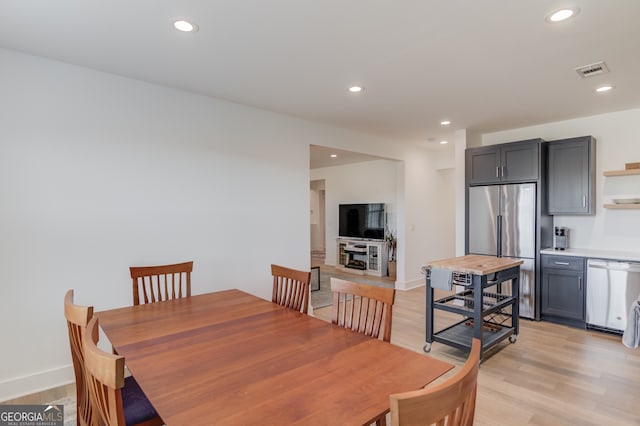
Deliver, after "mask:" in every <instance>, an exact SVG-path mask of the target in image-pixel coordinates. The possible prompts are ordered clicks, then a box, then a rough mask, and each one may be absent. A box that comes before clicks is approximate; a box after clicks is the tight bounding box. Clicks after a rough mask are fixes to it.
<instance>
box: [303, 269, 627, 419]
mask: <svg viewBox="0 0 640 426" xmlns="http://www.w3.org/2000/svg"><path fill="white" fill-rule="evenodd" d="M330 269H331V268H330V267H323V273H330ZM393 309H394V311H393V328H392V332H391V343H393V344H396V345H399V346H403V347H405V348H408V349H411V350H414V351H416V352H421V353H423V352H422V347H423V346H424V343H425V324H424V316H425V288H424V287H420V288H416V289H414V290H410V291H398V292H396V301H395V304H394V308H393ZM314 315H315V316H316V317H318V318H322V319H324V320H327V321H330V315H331V307H326V308H321V309H316V310H315V311H314ZM452 318H456V316H453V317H452V314H449V313H446V312H442V311H436V312H435V323H436V330H437V329H438V328H439V327H442V326H444V325H445V324H449V323H451V319H452ZM429 356H433V357H436V358H439V359H442V360H445V361H448V362H451V363H453V364H456V365H458V366H459V365H461V364H462V363H464V361H465V359H466V353H464V352H463V351H459V350H457V349H455V348H451V347H448V346H446V345H443V344H440V343H434V344H433V347H432V350H431V352H430V353H429ZM453 372H455V369H454V371H453ZM453 372H451V373H449V375H450V374H453ZM445 377H447V376H445ZM475 424H476V425H486V426H496V425H509V426H513V425H571V426H574V425H616V426H617V425H640V348H639V349H628V348H626V347H625V346H624V345H622V343H621V337H620V336H613V335H609V334H604V333H597V332H591V331H586V330H580V329H576V328H570V327H566V326H562V325H557V324H552V323H549V322H538V321H530V320H521V321H520V334H519V336H518V340H517V342H516V343H514V344H510V343H508V340H507V341H504V342H502V343H501V344H499V345H498V346H497V347H496V348H495V349H494V350H491V351H489V353H488V354H487V355H485V360H484V362H483V363H482V365H481V367H480V374H479V379H478V398H477V409H476V421H475Z"/></svg>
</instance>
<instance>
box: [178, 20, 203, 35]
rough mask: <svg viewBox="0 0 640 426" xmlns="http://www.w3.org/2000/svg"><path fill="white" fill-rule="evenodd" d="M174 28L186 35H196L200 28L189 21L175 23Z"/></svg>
mask: <svg viewBox="0 0 640 426" xmlns="http://www.w3.org/2000/svg"><path fill="white" fill-rule="evenodd" d="M173 26H174V27H175V29H176V30H178V31H183V32H185V33H195V32H196V31H198V26H197V25H196V24H192V23H191V22H188V21H182V20H180V21H175V22H174V23H173Z"/></svg>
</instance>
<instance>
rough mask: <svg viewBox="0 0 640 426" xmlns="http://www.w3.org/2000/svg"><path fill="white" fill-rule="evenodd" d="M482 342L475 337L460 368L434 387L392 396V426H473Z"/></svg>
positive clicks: (390, 399) (390, 398)
mask: <svg viewBox="0 0 640 426" xmlns="http://www.w3.org/2000/svg"><path fill="white" fill-rule="evenodd" d="M481 347H482V343H481V342H480V340H478V339H473V343H472V346H471V352H470V353H469V357H468V358H467V361H466V362H465V363H464V365H463V366H462V368H461V369H460V371H458V372H457V373H456V374H455V375H453V376H451V377H450V378H449V379H447V380H445V381H444V382H441V383H440V384H438V385H435V386H433V387H427V388H424V389H420V390H416V391H410V392H404V393H398V394H393V395H390V396H389V401H390V407H391V425H392V426H400V425H402V426H418V425H432V424H435V425H445V424H446V425H447V426H449V425H451V426H472V425H473V419H474V414H475V406H476V393H477V386H478V369H479V366H480V349H481Z"/></svg>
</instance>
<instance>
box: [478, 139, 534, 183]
mask: <svg viewBox="0 0 640 426" xmlns="http://www.w3.org/2000/svg"><path fill="white" fill-rule="evenodd" d="M540 142H541V139H531V140H526V141H520V142H512V143H505V144H500V145H490V146H483V147H480V148H469V149H467V151H466V175H467V182H468V184H469V185H486V184H491V183H505V182H525V181H534V180H537V179H538V176H539V155H540V154H539V152H540Z"/></svg>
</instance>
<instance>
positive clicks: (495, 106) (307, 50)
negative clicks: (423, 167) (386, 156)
mask: <svg viewBox="0 0 640 426" xmlns="http://www.w3.org/2000/svg"><path fill="white" fill-rule="evenodd" d="M563 6H578V7H579V8H580V13H579V14H578V15H577V16H576V17H575V18H574V19H572V20H570V21H567V22H563V23H559V24H549V23H547V22H545V16H546V15H547V14H548V13H549V12H550V11H552V10H554V9H557V8H560V7H563ZM176 19H188V20H191V21H193V22H195V23H196V24H197V25H198V26H199V28H200V29H199V31H198V32H196V33H193V34H185V33H180V32H178V31H176V30H175V29H174V28H173V27H172V22H173V21H174V20H176ZM0 46H2V47H5V48H9V49H15V50H18V51H23V52H27V53H31V54H34V55H40V56H45V57H48V58H53V59H57V60H61V61H64V62H69V63H72V64H78V65H81V66H85V67H89V68H93V69H96V70H102V71H106V72H110V73H114V74H119V75H122V76H127V77H132V78H136V79H140V80H145V81H149V82H154V83H158V84H161V85H165V86H170V87H175V88H179V89H184V90H187V91H191V92H195V93H200V94H205V95H209V96H213V97H217V98H223V99H227V100H230V101H234V102H239V103H243V104H247V105H252V106H256V107H260V108H264V109H268V110H273V111H278V112H282V113H285V114H291V115H294V116H298V117H302V118H306V119H309V120H314V121H318V122H323V123H328V124H331V125H335V126H340V127H345V128H349V129H354V130H357V131H361V132H367V133H372V134H376V135H379V136H382V137H386V138H391V139H394V140H403V141H408V142H413V143H419V144H423V145H426V146H429V145H437V144H438V142H439V141H440V140H441V139H451V138H452V134H453V131H454V130H457V129H463V128H466V129H469V130H472V131H476V132H493V131H499V130H504V129H510V128H516V127H522V126H528V125H534V124H539V123H546V122H552V121H557V120H564V119H570V118H575V117H582V116H588V115H594V114H601V113H606V112H612V111H619V110H624V109H630V108H638V107H640V78H639V77H638V76H640V0H607V1H603V0H526V1H525V0H520V1H513V0H476V1H471V0H395V1H393V0H318V1H311V0H269V1H267V0H235V1H233V0H227V1H221V0H198V1H196V0H192V1H186V0H183V1H177V0H174V1H172V0H134V1H131V0H126V1H125V0H109V1H96V0H55V1H52V0H2V2H0ZM598 61H605V62H606V64H607V65H608V67H609V69H610V73H608V74H605V75H600V76H596V77H592V78H588V79H582V78H581V77H579V76H578V74H577V73H576V72H575V71H574V69H575V68H576V67H579V66H583V65H587V64H591V63H594V62H598ZM0 65H1V64H0ZM355 83H357V84H361V85H363V86H365V91H364V92H363V93H361V94H358V95H352V94H349V93H348V92H347V88H348V87H349V86H350V85H352V84H355ZM603 83H610V84H613V85H614V86H615V89H614V90H613V91H611V92H608V93H605V94H596V93H595V92H594V89H595V88H596V87H597V86H598V85H600V84H603ZM443 119H450V120H451V121H452V124H451V125H450V126H448V127H446V128H443V127H441V126H440V124H439V123H440V121H441V120H443ZM427 141H430V142H427Z"/></svg>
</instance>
